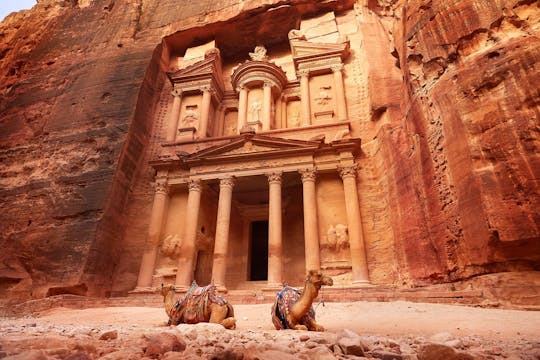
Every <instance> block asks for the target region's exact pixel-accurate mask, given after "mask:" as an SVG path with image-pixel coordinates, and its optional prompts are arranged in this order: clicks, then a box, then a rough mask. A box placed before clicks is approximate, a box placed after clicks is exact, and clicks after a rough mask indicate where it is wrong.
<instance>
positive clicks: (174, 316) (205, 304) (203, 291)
mask: <svg viewBox="0 0 540 360" xmlns="http://www.w3.org/2000/svg"><path fill="white" fill-rule="evenodd" d="M160 294H161V296H163V302H164V303H165V312H166V313H167V316H168V317H169V321H168V325H178V324H197V323H200V322H210V323H213V324H221V325H222V326H223V327H225V328H226V329H234V328H235V327H236V319H235V318H234V309H233V307H232V305H231V304H229V303H228V302H227V300H225V299H223V298H222V297H221V296H220V295H219V294H218V293H217V291H216V287H215V286H214V285H208V286H204V287H199V286H198V285H197V283H196V282H195V281H194V282H193V284H191V287H190V289H189V291H188V292H187V293H186V295H184V297H182V298H181V299H179V300H178V301H176V302H174V285H167V286H163V284H161V290H160Z"/></svg>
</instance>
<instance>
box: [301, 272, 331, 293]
mask: <svg viewBox="0 0 540 360" xmlns="http://www.w3.org/2000/svg"><path fill="white" fill-rule="evenodd" d="M306 281H307V282H311V283H313V285H314V286H315V287H316V288H317V289H320V288H321V286H322V285H326V286H332V285H334V281H333V280H332V278H331V277H329V276H326V275H323V274H322V273H320V272H319V271H318V270H309V273H308V275H307V278H306Z"/></svg>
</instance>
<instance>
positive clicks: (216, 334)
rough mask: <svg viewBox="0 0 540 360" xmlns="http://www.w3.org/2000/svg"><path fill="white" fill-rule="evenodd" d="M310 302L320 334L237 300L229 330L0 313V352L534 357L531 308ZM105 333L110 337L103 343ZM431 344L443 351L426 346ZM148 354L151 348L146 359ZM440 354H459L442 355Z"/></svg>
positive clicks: (538, 331) (146, 317) (95, 314)
mask: <svg viewBox="0 0 540 360" xmlns="http://www.w3.org/2000/svg"><path fill="white" fill-rule="evenodd" d="M314 306H315V308H316V312H317V322H318V323H319V324H321V325H323V326H324V327H325V328H326V331H325V332H324V333H312V332H309V333H308V332H299V331H294V330H284V331H277V330H274V328H273V325H272V322H271V317H270V309H271V304H258V305H235V317H236V319H237V329H236V330H224V329H223V328H222V327H221V326H220V325H212V326H211V327H208V326H210V325H208V324H206V325H205V326H202V325H204V324H201V326H202V327H201V326H199V325H179V326H178V327H168V326H166V321H167V316H166V315H165V311H164V309H163V308H152V307H108V308H88V309H81V310H75V309H66V308H55V309H51V310H47V311H45V312H42V313H41V314H34V315H32V316H24V317H17V318H15V317H11V318H0V358H5V359H9V360H17V359H19V360H20V359H24V360H34V359H36V360H37V359H39V360H49V359H66V360H74V359H77V360H92V359H104V360H123V359H134V360H135V359H150V358H154V359H161V360H175V359H182V360H185V359H200V358H206V359H238V360H240V359H243V360H254V359H259V360H273V359H279V360H288V359H291V360H292V359H295V360H296V359H307V360H309V359H329V360H330V359H400V360H426V359H427V360H442V359H444V360H448V359H469V360H484V359H509V360H539V359H540V312H539V311H519V310H502V309H485V308H476V307H467V306H453V305H442V304H425V303H411V302H404V301H397V302H380V303H377V302H351V303H326V304H318V303H315V304H314ZM216 327H217V328H216ZM107 333H114V336H113V337H112V338H111V339H109V338H106V339H105V340H104V338H103V334H107ZM153 334H154V335H153ZM156 334H157V335H156ZM171 334H173V335H171ZM177 334H179V335H180V337H181V340H178V341H180V343H183V344H184V345H183V346H182V349H181V350H180V351H178V350H172V349H173V348H174V346H177V345H178V342H177V340H174V343H175V344H176V345H174V346H173V345H170V344H169V345H167V346H169V348H166V346H165V345H163V344H166V343H167V342H170V341H171V340H170V337H171V336H172V337H173V338H176V336H177ZM351 342H353V343H354V344H360V343H362V344H363V345H362V346H364V345H365V344H367V347H365V349H364V350H365V351H366V352H365V353H362V354H361V356H356V355H358V354H356V355H354V354H352V355H351V354H349V353H348V351H353V350H354V349H357V348H355V347H354V346H352V347H351V346H350V344H351ZM433 343H437V344H443V345H444V346H446V347H444V348H442V349H441V348H432V347H431V348H430V346H432V345H430V344H433ZM156 344H158V345H156ZM336 344H338V345H336ZM354 344H353V345H354ZM171 346H172V347H171ZM437 346H438V345H437ZM156 348H157V349H158V350H155V349H156ZM184 349H185V350H184ZM351 349H352V350H351ZM149 351H155V353H154V355H149V354H148V353H149ZM430 351H431V352H430ZM448 352H450V353H454V352H455V354H458V355H455V354H454V355H455V356H451V357H448V356H449V355H448ZM396 354H398V355H396ZM441 354H442V355H441ZM445 354H446V355H445ZM441 356H442V357H441Z"/></svg>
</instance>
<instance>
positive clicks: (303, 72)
mask: <svg viewBox="0 0 540 360" xmlns="http://www.w3.org/2000/svg"><path fill="white" fill-rule="evenodd" d="M305 76H309V70H308V69H302V70H298V71H297V72H296V77H299V78H301V77H305Z"/></svg>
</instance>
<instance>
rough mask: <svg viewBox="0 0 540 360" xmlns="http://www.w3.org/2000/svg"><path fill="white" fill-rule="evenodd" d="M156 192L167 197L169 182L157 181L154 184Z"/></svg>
mask: <svg viewBox="0 0 540 360" xmlns="http://www.w3.org/2000/svg"><path fill="white" fill-rule="evenodd" d="M154 191H155V193H156V194H164V195H167V194H168V193H169V184H167V180H162V179H161V180H157V181H156V182H155V183H154Z"/></svg>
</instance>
